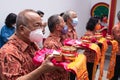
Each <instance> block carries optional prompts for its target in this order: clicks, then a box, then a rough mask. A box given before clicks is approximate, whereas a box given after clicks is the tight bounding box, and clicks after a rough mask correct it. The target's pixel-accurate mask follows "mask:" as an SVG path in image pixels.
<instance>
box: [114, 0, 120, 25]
mask: <svg viewBox="0 0 120 80" xmlns="http://www.w3.org/2000/svg"><path fill="white" fill-rule="evenodd" d="M118 11H120V0H117V6H116V15H115V24H116V23H117V22H118V18H117V13H118Z"/></svg>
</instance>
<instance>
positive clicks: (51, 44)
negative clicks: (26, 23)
mask: <svg viewBox="0 0 120 80" xmlns="http://www.w3.org/2000/svg"><path fill="white" fill-rule="evenodd" d="M48 28H49V30H50V35H49V36H48V37H47V38H46V40H45V42H44V47H45V48H49V49H56V50H58V49H60V47H62V46H63V44H62V35H64V34H66V33H67V31H68V28H67V25H65V22H64V20H63V18H62V17H61V16H59V15H52V16H51V17H49V19H48ZM48 75H49V76H51V78H53V77H54V80H69V78H68V72H66V71H65V70H62V71H60V70H58V69H57V70H55V71H54V72H51V73H49V74H48ZM48 80H53V79H48Z"/></svg>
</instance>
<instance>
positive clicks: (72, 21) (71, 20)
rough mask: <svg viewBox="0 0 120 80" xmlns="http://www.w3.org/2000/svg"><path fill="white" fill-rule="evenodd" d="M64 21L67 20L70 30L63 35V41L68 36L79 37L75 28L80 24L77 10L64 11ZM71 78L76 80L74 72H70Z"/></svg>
mask: <svg viewBox="0 0 120 80" xmlns="http://www.w3.org/2000/svg"><path fill="white" fill-rule="evenodd" d="M62 17H63V19H64V21H65V22H66V24H67V26H68V32H67V34H65V35H63V36H62V37H63V41H64V40H65V39H67V38H70V39H77V38H78V37H77V33H76V30H75V27H76V26H77V24H78V18H77V14H76V12H75V11H73V10H69V11H66V12H64V14H63V15H62ZM70 80H75V75H74V74H73V73H70Z"/></svg>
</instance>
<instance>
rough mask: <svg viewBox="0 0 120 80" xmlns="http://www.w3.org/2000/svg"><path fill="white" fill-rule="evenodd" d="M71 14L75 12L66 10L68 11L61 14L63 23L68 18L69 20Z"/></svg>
mask: <svg viewBox="0 0 120 80" xmlns="http://www.w3.org/2000/svg"><path fill="white" fill-rule="evenodd" d="M72 12H75V11H73V10H68V11H66V12H65V13H64V14H63V16H62V17H63V19H64V21H65V22H67V20H68V19H69V18H71V15H72Z"/></svg>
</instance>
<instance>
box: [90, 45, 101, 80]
mask: <svg viewBox="0 0 120 80" xmlns="http://www.w3.org/2000/svg"><path fill="white" fill-rule="evenodd" d="M89 48H90V49H91V50H94V51H95V52H96V56H95V61H94V66H93V74H92V80H95V73H96V67H97V65H98V63H99V60H100V57H101V52H100V47H99V46H98V45H97V44H94V43H91V45H90V47H89Z"/></svg>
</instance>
